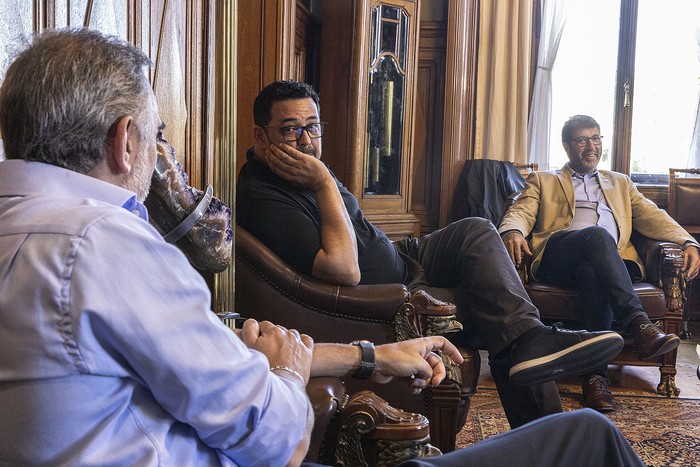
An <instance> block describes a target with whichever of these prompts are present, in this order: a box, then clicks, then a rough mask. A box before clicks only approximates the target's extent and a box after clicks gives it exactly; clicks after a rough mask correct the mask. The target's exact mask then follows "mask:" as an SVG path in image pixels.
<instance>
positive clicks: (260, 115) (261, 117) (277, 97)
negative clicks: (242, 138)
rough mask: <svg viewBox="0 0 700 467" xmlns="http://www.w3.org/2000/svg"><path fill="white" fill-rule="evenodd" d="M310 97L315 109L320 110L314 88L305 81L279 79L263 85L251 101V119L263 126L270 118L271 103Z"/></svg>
mask: <svg viewBox="0 0 700 467" xmlns="http://www.w3.org/2000/svg"><path fill="white" fill-rule="evenodd" d="M307 97H308V98H311V99H312V100H313V101H314V103H315V104H316V110H318V112H319V113H320V112H321V103H320V99H319V97H318V94H317V93H316V91H315V90H314V88H313V87H312V86H311V85H309V84H306V83H301V82H299V81H293V80H280V81H275V82H273V83H270V84H268V85H267V86H265V87H264V88H263V89H262V91H260V94H258V97H256V98H255V102H253V120H254V122H255V124H256V125H259V126H265V125H267V124H268V123H270V120H272V115H271V110H272V104H274V103H275V102H279V101H286V100H290V99H306V98H307Z"/></svg>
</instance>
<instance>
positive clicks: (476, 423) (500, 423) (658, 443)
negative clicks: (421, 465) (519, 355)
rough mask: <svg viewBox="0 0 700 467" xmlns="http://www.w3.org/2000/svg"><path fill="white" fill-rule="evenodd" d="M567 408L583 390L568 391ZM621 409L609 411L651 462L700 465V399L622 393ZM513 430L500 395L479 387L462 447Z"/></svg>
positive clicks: (564, 401) (460, 439) (565, 396)
mask: <svg viewBox="0 0 700 467" xmlns="http://www.w3.org/2000/svg"><path fill="white" fill-rule="evenodd" d="M561 397H562V404H563V406H564V410H575V409H579V408H581V403H580V397H581V396H580V395H579V394H575V393H570V392H567V393H563V394H562V395H561ZM615 399H616V400H617V404H618V409H617V411H616V412H614V413H612V414H609V417H610V419H611V420H612V421H613V422H614V423H615V424H616V425H617V426H618V427H619V428H620V430H621V431H622V433H623V434H624V435H625V437H626V438H627V440H628V441H629V442H630V444H631V445H632V446H633V447H634V449H635V451H636V452H637V454H638V455H639V457H641V458H642V460H643V461H644V462H646V463H647V465H649V466H650V467H661V466H679V467H680V466H683V467H685V466H695V465H700V400H697V399H683V398H676V399H667V398H663V397H658V396H628V395H616V396H615ZM508 429H509V426H508V421H507V420H506V417H505V414H504V413H503V408H502V407H501V402H500V400H499V399H498V394H497V393H496V391H495V390H494V389H491V388H479V391H478V392H477V393H476V394H475V395H474V396H473V397H472V402H471V408H470V409H469V416H468V419H467V423H466V425H465V426H464V428H463V429H462V431H461V432H460V433H459V435H458V436H457V447H464V446H468V445H470V444H472V443H474V442H476V441H478V440H481V439H486V438H488V437H489V436H492V435H495V434H498V433H501V432H503V431H507V430H508Z"/></svg>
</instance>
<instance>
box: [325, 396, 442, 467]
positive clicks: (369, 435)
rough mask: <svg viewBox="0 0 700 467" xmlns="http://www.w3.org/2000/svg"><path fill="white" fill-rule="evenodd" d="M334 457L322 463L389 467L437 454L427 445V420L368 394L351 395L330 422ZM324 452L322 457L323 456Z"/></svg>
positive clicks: (428, 435)
mask: <svg viewBox="0 0 700 467" xmlns="http://www.w3.org/2000/svg"><path fill="white" fill-rule="evenodd" d="M334 428H335V429H336V430H337V432H336V433H337V437H335V439H336V440H337V441H336V442H337V444H336V445H335V449H333V450H332V451H331V452H333V455H334V458H333V459H328V458H320V459H319V461H320V462H322V463H329V464H333V465H339V466H352V467H359V466H368V465H377V466H390V465H392V466H393V465H397V464H399V463H400V462H403V461H404V460H407V459H415V458H419V457H430V456H436V455H440V454H441V452H440V450H439V449H437V448H436V447H434V446H432V445H431V444H430V434H429V433H430V428H429V424H428V419H427V418H426V417H425V416H423V415H419V414H414V413H409V412H404V411H403V410H399V409H396V408H394V407H391V406H390V405H389V404H387V402H386V401H385V400H384V399H382V398H380V397H379V396H377V395H376V394H375V393H373V392H372V391H360V392H358V393H356V394H354V395H353V396H352V397H351V398H350V399H349V400H348V402H347V404H346V405H345V406H344V407H341V410H340V412H339V414H338V417H337V419H336V421H335V422H334ZM327 453H328V451H326V453H325V454H324V455H327Z"/></svg>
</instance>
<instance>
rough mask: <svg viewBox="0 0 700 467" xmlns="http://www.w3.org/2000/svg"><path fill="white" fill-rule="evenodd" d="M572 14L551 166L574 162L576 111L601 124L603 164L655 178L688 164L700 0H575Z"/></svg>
mask: <svg viewBox="0 0 700 467" xmlns="http://www.w3.org/2000/svg"><path fill="white" fill-rule="evenodd" d="M566 17H567V19H566V26H565V27H564V32H563V34H562V38H561V43H560V46H559V52H558V54H557V59H556V62H555V65H554V69H553V72H552V95H553V102H552V135H551V141H550V148H551V150H550V168H556V167H561V166H562V165H563V164H564V163H565V162H566V161H567V158H566V154H565V153H564V151H563V149H562V147H561V133H560V130H561V126H562V125H563V123H564V121H566V119H567V118H568V117H569V116H570V115H573V114H588V115H591V116H592V117H594V118H595V119H596V120H597V121H598V122H599V123H600V126H601V134H602V135H604V136H605V138H604V140H603V142H604V145H603V158H602V160H601V163H600V165H599V167H601V168H606V169H612V170H617V171H620V172H623V173H629V174H631V175H632V177H633V179H635V180H637V181H640V182H651V183H654V182H660V181H665V180H666V177H667V175H668V169H669V167H686V166H688V161H689V154H690V149H691V140H692V136H693V128H694V125H695V114H696V106H697V105H698V89H699V85H700V62H699V58H698V48H699V46H698V40H699V39H698V34H699V33H698V30H699V28H700V2H698V0H674V1H673V2H659V1H657V0H615V1H611V0H570V1H569V4H568V10H567V15H566ZM694 163H695V162H694V161H693V162H691V164H694Z"/></svg>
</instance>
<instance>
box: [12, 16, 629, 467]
mask: <svg viewBox="0 0 700 467" xmlns="http://www.w3.org/2000/svg"><path fill="white" fill-rule="evenodd" d="M148 65H149V61H148V59H147V57H146V56H145V55H144V54H143V53H142V52H141V51H140V50H138V49H136V48H135V47H133V46H131V45H128V44H125V43H123V42H121V41H120V40H117V39H113V38H105V37H104V36H102V35H100V34H98V33H95V32H91V31H89V30H86V29H83V30H74V31H64V32H45V33H43V34H41V35H40V36H37V37H36V38H35V39H34V41H33V43H32V44H31V45H30V46H29V47H28V48H27V49H26V50H25V51H24V52H22V53H21V54H20V55H19V56H18V57H17V58H16V60H15V61H14V62H13V64H12V65H11V66H10V67H9V69H8V71H7V74H6V78H5V81H4V82H3V85H2V88H0V131H2V134H3V135H4V141H3V143H4V147H5V154H6V157H7V160H6V161H2V162H0V413H1V414H2V416H0V464H11V465H44V464H48V465H86V464H92V465H116V466H125V465H178V466H179V465H183V466H200V465H246V466H247V465H272V466H278V465H285V464H288V465H293V466H294V465H299V464H300V463H301V462H302V459H303V456H304V454H305V452H306V449H307V447H308V436H309V433H310V429H311V426H312V424H313V417H311V414H312V411H311V410H310V404H309V401H308V399H307V397H306V394H305V390H304V389H305V384H306V382H307V381H308V378H309V377H310V376H314V375H329V376H348V375H351V374H353V372H356V371H357V370H358V368H359V367H360V359H359V352H358V350H357V347H355V346H352V345H340V344H319V345H314V343H313V341H312V339H311V338H310V337H309V336H307V335H303V334H302V335H300V334H299V333H298V332H297V331H295V330H288V329H284V328H282V327H279V326H275V325H274V324H272V323H269V322H262V323H258V322H256V321H254V320H248V321H246V322H245V324H244V325H243V328H242V330H241V331H240V333H238V335H237V334H235V333H234V332H232V331H231V330H230V329H229V328H227V327H225V326H224V325H223V324H222V323H221V322H220V321H219V320H218V318H217V317H216V315H214V313H212V312H211V310H210V309H209V303H210V298H211V297H210V296H209V291H208V288H207V285H206V283H205V282H204V281H203V280H202V278H201V277H200V276H199V275H198V273H197V272H196V271H195V270H194V269H193V268H192V267H191V266H190V265H189V263H188V261H187V259H186V257H185V256H184V254H183V253H182V252H181V251H180V250H178V249H177V248H175V247H174V246H172V245H170V244H168V243H166V242H165V241H164V240H163V238H162V237H161V236H160V234H159V233H158V232H157V231H156V230H155V229H154V228H153V227H151V226H150V225H149V223H148V222H147V212H146V210H145V208H144V206H143V204H142V202H143V200H144V198H145V197H146V194H147V192H148V190H149V184H150V179H151V174H152V172H153V169H154V165H155V158H156V140H157V135H158V133H159V132H160V130H161V129H162V126H163V125H162V123H161V121H160V118H159V117H158V110H157V106H156V103H155V98H154V95H153V92H152V91H151V88H150V86H149V84H148V81H147V78H146V75H145V73H144V67H146V66H148ZM437 350H442V351H444V352H445V353H446V354H447V355H449V356H451V357H452V358H453V359H455V360H456V361H458V362H459V361H461V357H460V355H459V353H458V352H457V349H456V348H455V347H454V346H453V345H451V344H450V343H449V342H448V341H446V340H445V339H444V338H441V337H432V338H422V339H415V340H411V341H405V342H401V343H395V344H387V345H383V346H378V347H377V348H376V353H375V358H376V361H375V366H374V372H373V373H372V375H371V377H372V378H373V379H374V380H375V381H378V382H387V381H389V380H392V379H394V378H396V377H405V378H406V379H407V380H409V381H412V383H410V384H411V386H410V390H412V391H414V392H417V391H421V390H422V389H424V388H426V387H428V386H429V385H434V384H438V383H439V382H440V381H441V380H442V379H443V378H444V376H445V374H444V373H445V369H444V366H443V365H442V362H441V359H440V358H439V357H438V356H437V355H436V354H435V353H434V351H437ZM412 375H414V376H415V377H414V378H413V379H409V378H408V377H409V376H412ZM533 433H534V434H540V435H541V436H536V437H537V438H539V439H542V440H543V441H545V440H546V442H547V443H550V442H551V440H552V438H551V437H550V436H549V434H551V435H553V436H564V435H565V434H569V435H570V436H571V437H567V439H566V441H567V442H568V441H571V440H573V443H574V444H575V445H583V444H584V442H583V441H584V439H587V438H588V437H591V436H592V437H593V445H594V446H595V448H596V449H595V451H596V452H597V453H598V454H596V456H598V457H596V458H595V459H594V458H591V461H592V462H596V463H598V464H600V463H602V462H603V460H605V459H618V460H620V461H622V460H627V461H630V462H635V463H637V464H639V460H638V458H636V456H635V455H634V452H633V451H632V450H631V449H630V447H629V445H628V444H627V443H626V442H625V440H624V438H623V437H622V436H621V434H620V433H619V431H617V430H616V429H615V427H614V426H613V425H612V424H611V423H610V422H609V421H607V420H605V419H599V418H596V417H595V416H594V415H593V414H592V413H587V412H580V413H578V414H562V415H561V416H559V417H556V418H552V419H549V420H545V421H543V423H541V424H539V425H537V426H533V427H530V428H528V430H527V431H524V432H523V433H522V434H520V435H518V433H515V434H514V435H511V436H509V437H508V438H506V439H504V440H503V441H500V442H499V441H496V442H495V451H494V452H495V453H502V452H503V448H502V447H501V446H502V445H503V443H505V444H507V445H509V446H512V447H513V448H514V449H520V448H522V450H523V451H527V452H529V459H533V456H537V458H541V455H542V452H544V451H546V449H544V446H538V444H544V443H533V442H532V440H531V439H530V437H531V434H533ZM561 442H562V443H564V439H561ZM487 445H488V444H487ZM589 446H590V443H589ZM486 450H487V451H489V449H488V448H487V449H486ZM575 451H576V450H575V449H568V448H567V449H565V450H564V453H563V454H562V452H561V451H560V450H551V449H550V457H549V458H548V459H550V460H551V462H554V459H555V458H556V459H559V458H560V456H561V455H565V456H566V455H568V456H572V457H570V458H572V459H573V458H576V457H577V456H578V455H579V454H580V453H577V452H575ZM465 452H466V453H469V452H471V453H473V454H471V456H472V457H470V459H474V461H475V462H480V461H482V463H483V459H488V458H489V453H488V452H485V453H482V452H481V451H479V450H476V451H475V450H467V451H463V452H461V453H457V454H455V455H451V456H445V460H444V461H443V462H449V461H450V460H452V462H458V465H464V464H463V459H464V458H463V457H460V456H462V455H463V454H464V453H465ZM525 458H527V456H526V457H525ZM427 462H429V461H427ZM429 465H430V464H429ZM621 465H622V464H621Z"/></svg>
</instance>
